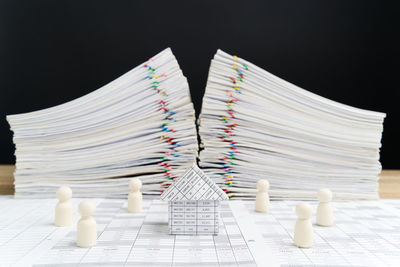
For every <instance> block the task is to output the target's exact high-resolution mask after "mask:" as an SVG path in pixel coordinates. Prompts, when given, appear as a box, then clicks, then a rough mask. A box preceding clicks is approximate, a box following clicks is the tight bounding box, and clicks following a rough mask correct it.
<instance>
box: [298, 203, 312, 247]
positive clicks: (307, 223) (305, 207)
mask: <svg viewBox="0 0 400 267" xmlns="http://www.w3.org/2000/svg"><path fill="white" fill-rule="evenodd" d="M296 214H297V217H298V218H297V221H296V226H295V229H294V244H295V245H296V246H297V247H299V248H310V247H312V245H313V241H314V237H313V228H312V224H311V220H310V218H311V215H312V207H311V205H310V204H308V203H299V204H297V207H296Z"/></svg>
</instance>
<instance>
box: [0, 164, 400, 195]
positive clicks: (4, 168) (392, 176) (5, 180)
mask: <svg viewBox="0 0 400 267" xmlns="http://www.w3.org/2000/svg"><path fill="white" fill-rule="evenodd" d="M14 169H15V168H14V165H0V195H12V194H14V185H13V183H14V178H13V172H14ZM379 176H380V180H379V194H380V196H381V198H399V199H400V170H383V171H382V173H381V174H380V175H379Z"/></svg>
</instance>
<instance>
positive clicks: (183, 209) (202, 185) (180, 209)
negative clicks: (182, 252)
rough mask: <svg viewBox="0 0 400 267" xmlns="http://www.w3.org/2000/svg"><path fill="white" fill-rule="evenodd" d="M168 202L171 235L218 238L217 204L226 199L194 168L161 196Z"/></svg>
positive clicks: (220, 191)
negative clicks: (214, 236) (213, 236)
mask: <svg viewBox="0 0 400 267" xmlns="http://www.w3.org/2000/svg"><path fill="white" fill-rule="evenodd" d="M161 199H163V200H168V202H169V203H168V225H169V232H170V234H180V235H217V234H218V228H219V202H220V201H222V200H227V199H228V196H227V195H226V194H225V192H224V191H222V189H221V188H219V187H218V186H217V185H216V184H215V183H214V181H212V180H211V179H210V178H209V177H207V176H206V175H205V174H204V172H203V171H202V170H200V169H199V167H197V165H193V166H192V167H190V168H189V169H188V170H186V172H185V173H184V174H183V175H182V176H181V177H179V178H178V179H177V180H176V181H175V182H174V183H173V184H171V185H170V186H169V187H168V189H167V190H166V191H165V192H164V193H163V194H162V195H161Z"/></svg>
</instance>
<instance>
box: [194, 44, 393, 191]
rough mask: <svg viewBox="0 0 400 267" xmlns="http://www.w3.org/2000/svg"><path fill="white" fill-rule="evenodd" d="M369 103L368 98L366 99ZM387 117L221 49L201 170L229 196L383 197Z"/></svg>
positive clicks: (211, 81) (204, 126) (206, 108)
mask: <svg viewBox="0 0 400 267" xmlns="http://www.w3.org/2000/svg"><path fill="white" fill-rule="evenodd" d="M360 97H362V96H360ZM384 117H385V114H383V113H378V112H373V111H367V110H361V109H358V108H354V107H350V106H347V105H343V104H340V103H337V102H334V101H331V100H329V99H326V98H323V97H320V96H318V95H315V94H313V93H310V92H308V91H306V90H304V89H301V88H299V87H297V86H295V85H293V84H291V83H289V82H286V81H284V80H282V79H280V78H278V77H276V76H274V75H272V74H271V73H269V72H267V71H265V70H263V69H260V68H259V67H257V66H255V65H253V64H251V63H250V62H247V61H246V60H243V59H240V58H237V57H235V56H231V55H228V54H226V53H224V52H222V51H220V50H219V51H218V52H217V54H216V55H215V57H214V59H213V60H212V63H211V67H210V71H209V77H208V83H207V88H206V92H205V96H204V99H203V106H202V111H201V115H200V118H199V122H200V126H199V133H200V138H201V143H202V144H201V146H202V147H203V148H204V150H202V151H201V152H200V166H201V167H203V168H205V170H204V171H205V173H207V174H208V175H209V176H211V177H212V178H213V179H215V181H216V182H217V183H218V184H219V185H221V186H222V187H223V188H224V189H225V190H226V191H227V192H229V195H230V196H231V197H233V198H235V197H254V193H255V183H256V182H257V180H258V179H267V180H269V182H270V184H271V190H270V196H271V197H272V198H286V197H289V198H303V199H304V198H315V197H316V190H318V189H319V188H324V187H328V188H330V189H331V190H332V191H333V192H334V193H335V198H336V199H375V198H377V197H378V183H377V180H378V178H377V175H378V174H379V172H380V171H381V165H380V163H379V150H380V147H381V143H380V140H381V135H382V130H383V120H384Z"/></svg>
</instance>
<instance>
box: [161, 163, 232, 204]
mask: <svg viewBox="0 0 400 267" xmlns="http://www.w3.org/2000/svg"><path fill="white" fill-rule="evenodd" d="M161 199H162V200H168V201H177V200H227V199H228V196H227V195H226V194H225V192H224V191H222V189H221V188H219V187H218V186H217V184H216V183H215V182H214V181H213V180H211V179H210V178H209V177H208V176H207V175H205V173H204V172H203V171H202V170H200V168H199V167H197V165H196V164H193V166H192V167H190V168H189V169H187V170H186V171H185V173H184V174H183V175H182V176H181V177H179V178H178V179H176V180H175V182H174V183H172V184H171V185H170V186H169V187H168V189H167V190H166V191H164V193H163V194H162V195H161Z"/></svg>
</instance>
